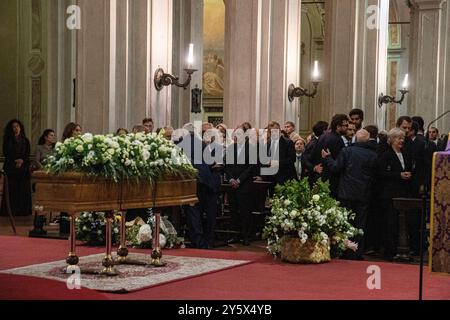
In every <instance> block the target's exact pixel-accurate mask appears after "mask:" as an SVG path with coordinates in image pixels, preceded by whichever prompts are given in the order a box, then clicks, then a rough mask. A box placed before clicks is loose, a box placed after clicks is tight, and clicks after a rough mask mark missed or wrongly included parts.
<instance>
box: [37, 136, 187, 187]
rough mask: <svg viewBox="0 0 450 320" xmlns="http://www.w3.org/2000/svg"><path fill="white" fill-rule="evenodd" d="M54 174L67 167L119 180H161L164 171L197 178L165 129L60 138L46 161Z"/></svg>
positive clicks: (46, 166) (63, 170)
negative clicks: (161, 130)
mask: <svg viewBox="0 0 450 320" xmlns="http://www.w3.org/2000/svg"><path fill="white" fill-rule="evenodd" d="M45 169H46V170H47V171H48V172H50V173H53V174H61V173H64V172H67V171H77V172H83V173H86V174H88V175H93V176H100V177H104V178H109V179H112V180H114V181H116V182H117V181H119V180H120V179H123V178H135V179H136V178H144V179H149V180H151V181H153V180H157V179H158V178H160V177H161V176H162V175H164V174H173V175H176V176H180V177H182V178H193V177H195V176H196V170H195V169H194V168H193V167H192V165H191V163H190V162H189V160H188V159H187V157H186V155H185V154H184V153H183V151H182V150H181V149H180V148H178V147H177V146H176V145H175V144H174V143H173V142H172V141H168V140H166V139H165V138H164V136H163V132H162V133H160V134H159V135H157V134H155V133H149V134H144V133H136V134H133V133H131V134H127V135H120V136H114V135H92V134H90V133H86V134H84V135H82V136H79V137H73V138H70V139H67V140H65V141H64V142H63V143H61V142H58V143H57V144H56V146H55V152H54V154H53V155H52V156H49V157H48V158H47V159H46V161H45Z"/></svg>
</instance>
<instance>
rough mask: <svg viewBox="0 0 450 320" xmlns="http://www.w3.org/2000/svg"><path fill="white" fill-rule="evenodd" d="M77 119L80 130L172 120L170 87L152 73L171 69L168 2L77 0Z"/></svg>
mask: <svg viewBox="0 0 450 320" xmlns="http://www.w3.org/2000/svg"><path fill="white" fill-rule="evenodd" d="M79 5H80V8H81V18H82V28H81V30H79V31H78V35H77V36H78V39H77V40H78V41H77V84H78V86H77V111H76V121H77V122H80V124H81V125H82V126H83V129H84V131H91V132H94V133H97V132H101V133H107V132H115V130H116V129H117V128H118V127H126V128H128V129H131V128H132V127H133V126H134V125H136V124H140V123H141V121H142V119H143V118H144V117H152V118H153V120H154V122H155V127H161V126H164V125H166V124H168V123H170V120H171V90H170V89H167V88H164V89H163V90H162V91H160V92H158V91H157V90H156V88H155V87H154V85H153V74H154V72H155V70H156V69H157V68H158V67H162V68H164V70H165V71H166V72H169V73H170V72H171V71H172V70H171V69H172V56H171V53H172V0H167V1H158V0H112V1H109V0H89V1H88V0H79Z"/></svg>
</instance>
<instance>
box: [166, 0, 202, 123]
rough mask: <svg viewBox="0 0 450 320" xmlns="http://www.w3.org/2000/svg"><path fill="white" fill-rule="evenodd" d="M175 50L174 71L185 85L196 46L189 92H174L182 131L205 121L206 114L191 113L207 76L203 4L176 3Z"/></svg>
mask: <svg viewBox="0 0 450 320" xmlns="http://www.w3.org/2000/svg"><path fill="white" fill-rule="evenodd" d="M173 12H174V17H173V31H174V32H173V37H174V38H173V50H172V70H173V73H174V74H175V75H179V76H180V79H181V81H183V80H184V79H185V77H186V73H185V72H184V70H183V69H184V68H185V67H186V57H187V52H188V51H187V50H188V48H189V44H190V43H193V44H194V68H195V69H197V70H198V71H197V72H195V73H194V74H193V75H192V81H191V84H190V86H189V87H188V88H187V89H186V90H183V89H180V88H177V87H173V88H172V122H171V124H172V125H173V126H174V127H176V128H181V127H182V126H183V125H184V124H185V123H187V122H194V121H196V120H197V121H201V120H202V114H193V113H191V90H192V89H194V88H195V87H196V86H198V88H199V89H202V84H203V83H202V75H203V0H174V1H173Z"/></svg>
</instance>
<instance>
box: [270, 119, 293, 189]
mask: <svg viewBox="0 0 450 320" xmlns="http://www.w3.org/2000/svg"><path fill="white" fill-rule="evenodd" d="M262 147H263V151H265V152H267V153H266V154H267V157H268V159H269V163H263V164H262V165H263V166H265V167H270V169H269V170H268V171H270V175H265V179H266V180H269V181H271V182H273V183H274V186H273V188H274V187H275V185H277V184H284V183H285V182H287V181H289V180H294V179H297V173H296V171H295V160H296V157H295V147H294V143H293V142H292V141H291V140H289V139H286V138H285V137H283V135H281V130H280V124H279V123H278V122H275V121H272V122H270V123H269V125H268V126H267V140H266V141H265V142H263V146H262ZM273 188H271V190H270V193H271V194H273V192H274V189H273Z"/></svg>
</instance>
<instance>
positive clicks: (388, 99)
mask: <svg viewBox="0 0 450 320" xmlns="http://www.w3.org/2000/svg"><path fill="white" fill-rule="evenodd" d="M402 87H403V89H401V90H400V93H401V94H402V96H401V97H400V99H398V100H396V98H395V97H393V96H388V95H384V94H383V93H381V94H380V96H379V98H378V107H379V108H381V107H382V106H383V104H388V103H398V104H402V102H403V100H405V96H406V94H407V93H408V92H409V91H408V89H407V88H408V74H406V75H405V79H404V80H403V85H402Z"/></svg>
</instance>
